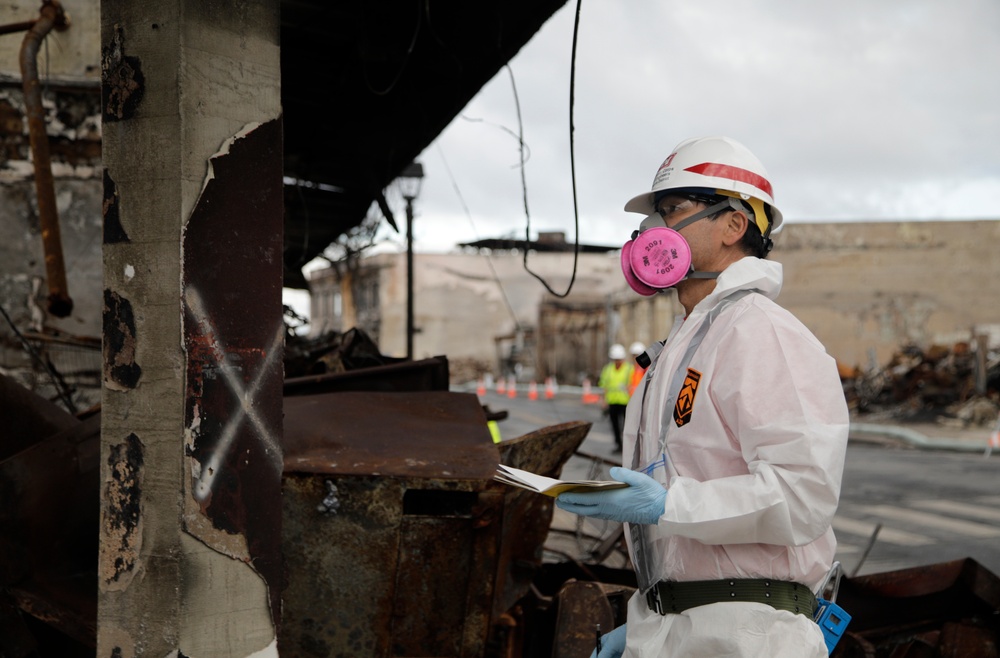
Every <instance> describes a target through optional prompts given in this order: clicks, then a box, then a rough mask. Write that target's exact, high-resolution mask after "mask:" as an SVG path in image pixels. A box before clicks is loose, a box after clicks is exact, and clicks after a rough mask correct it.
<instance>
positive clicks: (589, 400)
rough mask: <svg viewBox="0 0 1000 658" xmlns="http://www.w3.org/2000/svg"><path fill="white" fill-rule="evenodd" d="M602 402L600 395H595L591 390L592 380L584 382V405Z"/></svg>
mask: <svg viewBox="0 0 1000 658" xmlns="http://www.w3.org/2000/svg"><path fill="white" fill-rule="evenodd" d="M600 401H601V397H600V396H599V395H595V394H594V393H593V392H592V391H591V390H590V379H584V380H583V403H584V404H596V403H598V402H600Z"/></svg>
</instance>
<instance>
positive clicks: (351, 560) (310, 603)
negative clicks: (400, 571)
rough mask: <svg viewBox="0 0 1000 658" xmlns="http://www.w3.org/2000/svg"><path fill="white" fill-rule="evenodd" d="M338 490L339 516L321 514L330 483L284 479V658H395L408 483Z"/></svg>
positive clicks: (351, 482)
mask: <svg viewBox="0 0 1000 658" xmlns="http://www.w3.org/2000/svg"><path fill="white" fill-rule="evenodd" d="M336 487H337V491H336V496H337V500H338V505H337V508H336V511H335V512H332V513H331V512H320V511H318V510H317V507H318V506H319V505H320V504H321V503H322V501H323V500H324V499H325V498H327V496H328V493H329V492H328V489H327V486H326V478H323V477H317V476H312V475H302V474H295V473H289V474H286V476H285V478H284V490H283V518H282V524H283V528H282V549H283V552H284V556H285V561H286V564H288V583H287V587H286V589H285V591H284V594H283V600H284V610H283V615H282V617H283V619H282V625H281V628H280V631H279V634H278V650H279V653H280V654H281V655H282V656H388V655H390V653H389V650H390V638H391V632H390V631H391V624H392V611H393V607H394V605H395V599H396V574H395V565H396V564H397V561H398V556H399V551H400V534H401V532H402V526H401V520H402V513H403V510H402V505H401V503H400V501H401V500H402V498H403V494H404V491H405V487H404V483H403V482H402V481H400V480H397V479H393V478H385V477H371V476H369V477H347V478H340V479H338V480H337V481H336Z"/></svg>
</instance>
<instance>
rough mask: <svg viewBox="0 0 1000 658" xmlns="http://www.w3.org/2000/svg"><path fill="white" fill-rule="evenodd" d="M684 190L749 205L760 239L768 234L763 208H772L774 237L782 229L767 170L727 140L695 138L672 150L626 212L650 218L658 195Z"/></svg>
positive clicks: (722, 138) (721, 138)
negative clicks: (646, 190) (734, 199)
mask: <svg viewBox="0 0 1000 658" xmlns="http://www.w3.org/2000/svg"><path fill="white" fill-rule="evenodd" d="M670 190H684V191H690V192H700V193H702V194H705V193H708V194H718V195H723V196H730V197H734V198H737V199H741V200H743V201H746V202H747V203H748V204H750V207H751V208H753V211H754V219H755V223H756V224H757V227H758V228H760V232H761V234H762V235H765V236H766V235H767V234H768V231H767V229H768V220H767V215H766V213H765V212H764V205H763V204H765V203H766V204H767V205H768V206H769V207H770V208H771V219H772V220H773V225H772V226H771V227H770V228H771V232H772V233H774V232H776V231H777V230H778V227H780V226H781V219H782V218H781V211H780V210H778V208H777V207H776V206H775V205H774V191H773V190H772V189H771V182H770V180H768V177H767V170H766V169H764V165H763V164H761V162H760V160H758V159H757V157H756V156H755V155H754V154H753V153H751V152H750V151H749V149H747V147H745V146H743V145H742V144H740V143H739V142H737V141H736V140H734V139H730V138H729V137H696V138H693V139H687V140H684V141H683V142H681V143H680V144H678V145H677V146H676V147H674V150H673V152H671V154H670V155H668V156H667V159H666V160H664V161H663V164H661V165H660V168H659V169H658V170H657V171H656V176H655V177H654V178H653V187H652V189H651V190H650V191H649V192H644V193H642V194H640V195H638V196H636V197H633V198H632V199H630V200H629V202H628V203H626V204H625V210H627V211H628V212H638V213H642V214H644V215H650V214H652V213H654V212H656V208H654V206H653V204H654V202H655V199H656V195H657V193H659V192H667V191H670Z"/></svg>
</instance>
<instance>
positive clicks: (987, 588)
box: [834, 559, 1000, 656]
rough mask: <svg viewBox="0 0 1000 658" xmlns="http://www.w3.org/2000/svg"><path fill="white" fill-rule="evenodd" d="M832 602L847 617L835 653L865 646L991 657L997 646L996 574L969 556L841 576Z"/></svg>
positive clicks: (999, 594) (886, 651)
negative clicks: (856, 575) (846, 612)
mask: <svg viewBox="0 0 1000 658" xmlns="http://www.w3.org/2000/svg"><path fill="white" fill-rule="evenodd" d="M837 603H838V604H840V605H841V606H842V607H843V608H844V609H845V610H847V611H848V612H849V613H851V615H852V617H853V618H852V620H851V624H850V626H848V629H847V635H846V636H845V640H844V641H843V642H842V644H843V647H841V646H838V647H837V650H836V652H835V653H834V655H837V656H856V655H858V656H862V655H868V650H867V647H872V648H873V649H874V650H875V651H876V654H875V655H890V654H891V655H893V656H895V655H907V656H909V655H924V654H922V653H920V652H921V651H926V650H930V651H931V653H930V654H927V655H934V656H959V655H961V656H990V655H994V656H995V655H997V647H998V646H1000V625H998V623H997V611H998V610H1000V578H998V577H997V576H996V575H995V574H993V573H991V572H990V571H989V570H987V569H985V568H983V567H982V566H980V565H979V564H978V563H977V562H976V561H974V560H972V559H965V560H955V561H952V562H942V563H938V564H931V565H927V566H922V567H914V568H910V569H901V570H898V571H890V572H885V573H878V574H871V575H867V576H859V577H854V578H845V579H844V580H843V581H842V582H841V584H840V593H839V597H838V599H837ZM971 647H975V650H974V651H971V650H970V648H971ZM991 652H992V653H991Z"/></svg>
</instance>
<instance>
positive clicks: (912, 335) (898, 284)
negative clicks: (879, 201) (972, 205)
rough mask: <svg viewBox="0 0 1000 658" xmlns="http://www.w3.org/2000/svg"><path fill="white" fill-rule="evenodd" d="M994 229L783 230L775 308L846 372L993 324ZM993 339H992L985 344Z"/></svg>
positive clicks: (993, 225) (987, 225)
mask: <svg viewBox="0 0 1000 658" xmlns="http://www.w3.org/2000/svg"><path fill="white" fill-rule="evenodd" d="M998 244H1000V221H997V220H984V221H961V222H944V221H940V222H872V223H837V224H790V225H788V226H786V227H785V229H784V231H782V233H781V236H780V239H779V240H778V242H777V246H776V247H775V249H774V251H773V252H772V254H773V255H772V258H773V259H774V260H776V261H778V262H780V263H782V265H784V268H785V285H784V287H783V289H782V292H781V296H780V297H779V299H778V301H779V302H780V303H781V304H782V305H783V306H785V307H786V308H788V309H789V310H791V311H792V312H793V313H795V315H796V316H798V317H799V319H801V320H802V321H803V322H804V323H805V324H806V325H807V326H808V327H809V328H810V329H811V330H812V331H813V332H814V333H815V334H816V336H817V337H818V338H819V339H820V340H821V341H822V342H823V344H824V345H825V346H826V348H827V351H828V352H830V354H832V355H833V356H835V357H836V358H837V359H838V360H840V361H841V362H842V363H844V364H846V365H852V366H853V365H858V366H862V367H864V366H867V365H869V352H870V351H873V353H874V354H875V357H876V362H877V363H878V364H882V365H884V364H885V363H886V361H887V360H888V358H889V357H890V356H891V355H892V353H893V352H895V351H896V350H897V349H898V347H899V346H901V345H904V344H907V343H914V344H917V345H920V346H927V345H929V344H932V343H943V344H952V343H954V342H956V341H959V340H970V338H971V334H972V331H973V330H975V331H977V332H978V331H984V332H986V333H990V331H991V330H992V331H993V332H995V331H996V327H998V326H1000V304H998V301H1000V258H998V257H997V253H996V252H997V245H998ZM995 341H996V339H994V343H993V344H996V343H995Z"/></svg>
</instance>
